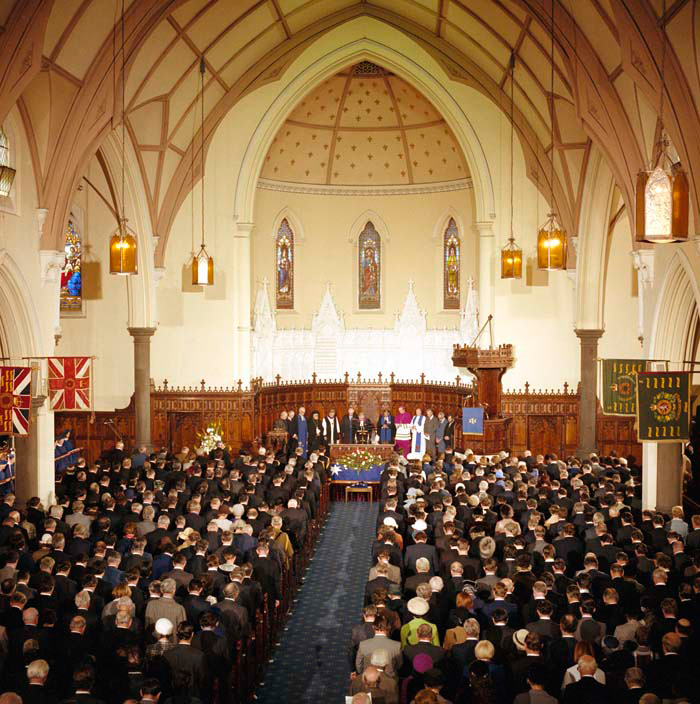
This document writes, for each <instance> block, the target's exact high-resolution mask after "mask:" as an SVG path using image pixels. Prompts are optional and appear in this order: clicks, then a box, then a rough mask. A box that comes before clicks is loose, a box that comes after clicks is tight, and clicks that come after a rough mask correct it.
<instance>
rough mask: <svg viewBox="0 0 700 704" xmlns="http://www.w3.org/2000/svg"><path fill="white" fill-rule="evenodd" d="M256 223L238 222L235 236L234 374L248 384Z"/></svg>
mask: <svg viewBox="0 0 700 704" xmlns="http://www.w3.org/2000/svg"><path fill="white" fill-rule="evenodd" d="M253 227H254V225H253V223H251V222H247V223H241V222H239V223H237V224H236V225H234V228H235V231H234V235H233V268H234V274H233V278H234V283H233V285H234V287H235V291H236V296H235V298H234V305H233V324H234V336H235V344H234V354H235V359H234V364H233V369H234V372H233V373H234V376H235V381H237V380H238V379H240V380H241V381H242V382H243V384H244V385H246V384H247V383H248V382H249V381H250V377H251V371H252V365H251V317H252V310H253V309H252V296H251V286H252V275H251V274H252V266H251V259H250V256H251V250H250V238H251V234H252V232H253Z"/></svg>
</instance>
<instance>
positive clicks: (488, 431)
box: [452, 345, 515, 454]
mask: <svg viewBox="0 0 700 704" xmlns="http://www.w3.org/2000/svg"><path fill="white" fill-rule="evenodd" d="M514 361H515V355H514V354H513V345H500V346H499V347H495V348H494V347H491V348H488V349H481V348H479V347H476V346H473V345H463V346H460V345H455V346H454V350H453V352H452V363H453V364H454V365H455V366H456V367H462V368H466V369H468V370H469V371H470V372H471V373H472V374H473V375H474V376H475V377H476V381H477V405H480V406H481V407H482V408H483V409H484V433H483V435H473V434H471V433H463V443H464V447H465V448H467V447H468V448H470V449H472V450H473V451H474V452H476V453H479V454H494V453H496V452H500V451H501V450H506V449H508V447H509V446H510V425H511V422H512V419H511V418H504V417H503V416H502V414H501V394H502V387H501V379H502V377H503V375H504V374H505V373H506V372H507V371H508V369H510V368H511V367H512V366H513V362H514Z"/></svg>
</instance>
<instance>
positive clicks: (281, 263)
mask: <svg viewBox="0 0 700 704" xmlns="http://www.w3.org/2000/svg"><path fill="white" fill-rule="evenodd" d="M275 272H276V274H275V279H276V280H275V300H276V306H277V309H278V310H280V309H281V310H290V309H292V308H294V232H293V231H292V228H291V227H290V226H289V222H288V221H287V218H284V220H282V222H281V223H280V226H279V229H278V230H277V237H276V240H275Z"/></svg>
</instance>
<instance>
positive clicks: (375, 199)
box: [253, 189, 479, 329]
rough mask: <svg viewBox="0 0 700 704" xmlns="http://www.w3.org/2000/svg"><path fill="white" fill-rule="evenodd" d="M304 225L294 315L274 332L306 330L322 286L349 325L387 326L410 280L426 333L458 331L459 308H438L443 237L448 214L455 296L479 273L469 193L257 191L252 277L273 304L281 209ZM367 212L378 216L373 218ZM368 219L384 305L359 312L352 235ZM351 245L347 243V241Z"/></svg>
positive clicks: (284, 315)
mask: <svg viewBox="0 0 700 704" xmlns="http://www.w3.org/2000/svg"><path fill="white" fill-rule="evenodd" d="M287 209H288V210H290V211H291V212H292V214H293V216H292V218H290V220H292V227H294V220H297V221H298V222H299V224H300V227H301V228H302V232H295V255H296V273H295V277H294V281H295V287H296V290H295V297H294V307H295V310H293V311H285V310H280V311H277V326H278V328H281V329H282V328H300V327H302V328H309V327H310V326H311V317H312V315H313V314H314V313H315V312H316V311H317V310H318V307H319V304H320V302H321V298H322V296H323V293H324V291H325V289H326V283H327V282H330V283H331V291H332V293H333V298H334V300H335V303H336V306H337V307H338V309H339V310H340V311H342V312H343V313H344V315H345V325H346V327H347V328H390V327H393V325H394V314H395V313H396V312H398V311H400V309H401V306H402V304H403V301H404V299H405V297H406V291H407V290H408V280H409V279H412V280H413V282H414V290H415V293H416V297H417V299H418V304H419V305H420V306H421V308H422V309H423V310H425V311H426V313H427V324H428V328H435V327H444V326H448V327H456V326H457V325H458V324H459V311H445V310H443V279H442V271H443V268H442V234H443V233H444V230H445V227H446V226H447V222H448V220H449V217H450V213H451V212H454V214H455V215H456V216H457V217H456V218H455V220H456V221H457V225H458V228H459V230H460V239H461V243H462V266H461V291H462V305H463V304H464V299H465V295H466V294H465V291H466V283H467V278H468V277H469V276H471V277H476V276H477V272H478V265H479V261H478V250H477V235H476V234H475V232H474V229H473V215H472V212H473V206H472V203H471V191H470V190H461V191H454V192H451V193H426V194H421V195H384V196H343V195H322V196H319V195H310V194H299V193H285V192H278V191H269V190H262V189H258V192H257V198H256V203H255V235H254V238H253V278H254V281H255V284H256V287H257V284H258V283H259V282H261V281H262V280H263V278H267V280H268V281H269V282H270V305H271V306H273V307H274V305H275V301H274V280H275V234H276V230H277V227H278V224H279V222H280V221H281V219H282V216H283V214H284V213H286V211H287ZM368 211H372V213H376V214H377V215H378V216H379V217H380V218H381V222H380V221H379V220H378V219H377V218H373V216H372V214H371V213H370V214H367V212H368ZM368 219H374V225H375V227H376V228H377V230H378V231H379V232H380V234H382V231H383V230H384V226H386V230H387V232H388V237H386V236H384V237H383V240H382V305H381V309H380V310H358V307H357V285H358V284H357V278H358V252H357V237H358V235H359V233H360V231H361V230H362V228H363V227H364V225H365V222H366V221H367V220H368ZM351 239H352V240H353V242H352V243H351V242H350V240H351Z"/></svg>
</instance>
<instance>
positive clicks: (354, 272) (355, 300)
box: [348, 210, 391, 315]
mask: <svg viewBox="0 0 700 704" xmlns="http://www.w3.org/2000/svg"><path fill="white" fill-rule="evenodd" d="M368 222H371V223H372V225H374V229H375V230H376V231H377V232H378V233H379V238H380V241H379V261H380V266H381V274H380V278H379V308H376V309H371V308H370V309H366V308H360V305H359V284H358V280H357V277H358V257H359V247H360V234H362V230H364V228H365V225H366V224H367V223H368ZM348 242H349V243H350V244H351V245H352V255H351V259H350V261H351V276H352V312H353V313H362V314H363V315H366V314H368V313H369V314H370V315H371V314H372V313H384V312H386V284H385V281H386V279H387V265H388V257H387V244H388V243H389V242H391V235H390V233H389V228H388V227H387V224H386V223H385V222H384V219H383V218H382V217H381V215H379V213H377V212H376V211H375V210H365V211H364V213H362V214H361V215H360V216H358V217H357V218H355V221H354V222H353V223H352V225H351V226H350V231H349V233H348Z"/></svg>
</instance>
